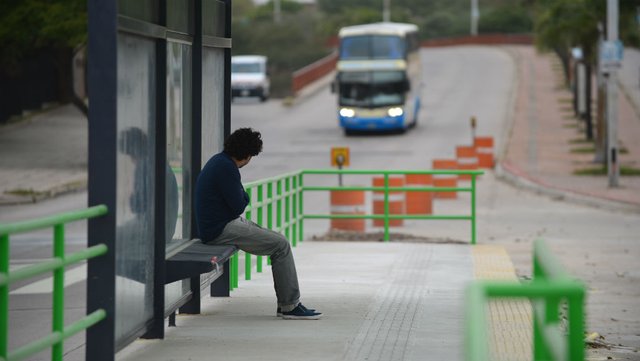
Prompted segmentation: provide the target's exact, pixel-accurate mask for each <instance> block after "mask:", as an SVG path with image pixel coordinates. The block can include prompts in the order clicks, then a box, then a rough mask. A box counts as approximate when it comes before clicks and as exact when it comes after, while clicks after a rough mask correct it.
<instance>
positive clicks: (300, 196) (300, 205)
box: [298, 172, 304, 242]
mask: <svg viewBox="0 0 640 361" xmlns="http://www.w3.org/2000/svg"><path fill="white" fill-rule="evenodd" d="M298 178H299V181H298V187H299V190H298V202H299V203H298V213H299V214H300V227H299V231H300V235H299V236H298V240H299V241H300V242H303V241H304V191H303V187H304V182H303V180H302V172H300V173H299V174H298Z"/></svg>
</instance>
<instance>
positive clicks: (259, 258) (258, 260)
mask: <svg viewBox="0 0 640 361" xmlns="http://www.w3.org/2000/svg"><path fill="white" fill-rule="evenodd" d="M258 203H259V206H258V219H257V223H258V225H260V226H262V215H263V211H262V184H260V185H258ZM256 271H257V272H258V273H262V256H256Z"/></svg>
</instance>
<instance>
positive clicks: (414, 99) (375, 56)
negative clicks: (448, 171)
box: [332, 22, 422, 135]
mask: <svg viewBox="0 0 640 361" xmlns="http://www.w3.org/2000/svg"><path fill="white" fill-rule="evenodd" d="M338 38H339V43H340V46H339V57H338V62H337V65H336V79H335V81H334V83H333V84H332V90H333V92H335V93H337V98H338V120H339V122H340V126H341V127H342V128H343V129H344V131H345V133H346V134H347V135H348V134H351V133H352V132H354V131H390V130H399V131H405V130H407V129H409V128H411V127H413V126H415V125H416V123H417V121H418V111H419V110H420V93H421V89H422V76H421V74H420V69H421V64H420V54H419V48H420V43H419V41H418V27H417V26H416V25H413V24H403V23H391V22H381V23H372V24H363V25H355V26H348V27H344V28H342V29H340V32H339V34H338Z"/></svg>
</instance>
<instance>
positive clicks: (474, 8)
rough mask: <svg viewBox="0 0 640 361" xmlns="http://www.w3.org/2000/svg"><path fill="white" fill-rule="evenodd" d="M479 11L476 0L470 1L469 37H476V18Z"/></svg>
mask: <svg viewBox="0 0 640 361" xmlns="http://www.w3.org/2000/svg"><path fill="white" fill-rule="evenodd" d="M479 17H480V10H478V0H471V35H473V36H476V35H478V18H479Z"/></svg>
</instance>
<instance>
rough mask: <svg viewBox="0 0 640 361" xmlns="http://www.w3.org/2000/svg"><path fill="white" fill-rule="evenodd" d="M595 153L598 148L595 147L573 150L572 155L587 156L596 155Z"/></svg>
mask: <svg viewBox="0 0 640 361" xmlns="http://www.w3.org/2000/svg"><path fill="white" fill-rule="evenodd" d="M595 152H596V147H594V146H590V147H582V148H573V149H571V153H574V154H586V153H595Z"/></svg>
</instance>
